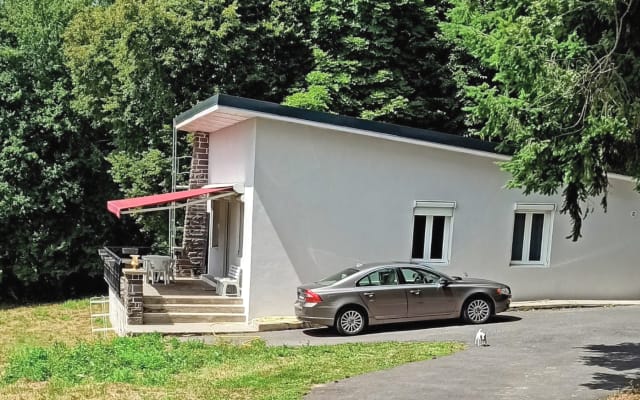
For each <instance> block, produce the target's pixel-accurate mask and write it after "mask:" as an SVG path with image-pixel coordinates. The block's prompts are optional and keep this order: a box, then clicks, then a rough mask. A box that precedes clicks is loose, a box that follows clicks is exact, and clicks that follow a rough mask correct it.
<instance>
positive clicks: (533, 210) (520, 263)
mask: <svg viewBox="0 0 640 400" xmlns="http://www.w3.org/2000/svg"><path fill="white" fill-rule="evenodd" d="M555 210H556V205H555V204H553V203H516V204H515V205H514V212H513V219H512V222H511V249H513V236H514V234H515V231H514V225H515V219H516V214H524V215H525V219H524V235H523V238H522V260H512V259H511V257H513V254H511V251H512V250H510V254H509V263H510V265H511V266H516V267H549V265H550V264H551V243H552V239H553V219H554V216H555ZM533 214H543V216H544V219H543V224H542V240H541V241H542V244H541V248H540V261H529V250H530V248H531V247H530V246H531V224H532V220H533Z"/></svg>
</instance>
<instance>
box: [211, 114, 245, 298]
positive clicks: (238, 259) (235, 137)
mask: <svg viewBox="0 0 640 400" xmlns="http://www.w3.org/2000/svg"><path fill="white" fill-rule="evenodd" d="M255 137H256V135H255V120H247V121H244V122H240V123H238V124H236V125H233V126H230V127H228V128H225V129H222V130H220V131H217V132H215V133H212V134H210V135H209V183H211V184H221V183H228V184H236V183H240V184H243V185H244V186H245V192H244V194H243V195H242V196H239V197H235V198H233V199H221V200H219V201H215V202H214V205H213V208H214V213H215V212H217V214H218V220H217V221H214V226H213V227H210V229H218V230H219V232H218V243H217V244H218V245H217V246H211V247H210V248H209V257H208V262H209V264H208V266H209V268H208V272H209V273H211V274H214V275H216V276H221V275H223V272H222V264H223V257H224V254H223V251H222V250H223V249H225V248H228V249H229V264H233V265H238V266H240V267H242V270H243V273H242V281H243V282H242V286H243V287H248V285H249V283H248V282H249V280H250V276H251V271H250V265H251V257H250V253H247V254H245V252H244V251H239V247H240V243H239V237H240V236H239V225H238V224H237V221H238V220H239V218H240V217H241V216H242V217H243V219H242V221H241V224H242V227H243V237H242V242H243V243H242V247H243V248H244V247H245V246H247V243H248V244H249V246H250V244H251V240H250V238H251V226H252V212H251V210H252V207H251V204H252V198H253V188H252V186H253V180H254V150H255ZM223 202H224V203H225V204H222V203H223ZM216 203H217V204H216ZM242 204H244V212H243V214H241V212H240V210H241V207H242ZM227 206H229V214H228V217H229V221H227V210H226V207H227ZM227 222H229V223H230V225H229V243H228V244H227V243H226V234H225V232H223V231H225V228H224V227H225V224H226V223H227ZM209 236H210V237H209V243H210V244H212V235H211V234H210V235H209ZM247 237H248V239H247ZM243 299H244V301H245V306H247V305H248V299H249V292H248V291H245V293H244V294H243Z"/></svg>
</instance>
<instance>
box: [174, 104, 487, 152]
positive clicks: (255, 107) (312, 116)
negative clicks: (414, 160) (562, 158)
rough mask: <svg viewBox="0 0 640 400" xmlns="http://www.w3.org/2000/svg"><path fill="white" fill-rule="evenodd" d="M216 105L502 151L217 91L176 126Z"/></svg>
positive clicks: (177, 120) (455, 137)
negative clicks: (217, 92)
mask: <svg viewBox="0 0 640 400" xmlns="http://www.w3.org/2000/svg"><path fill="white" fill-rule="evenodd" d="M216 105H219V106H226V107H232V108H239V109H242V110H248V111H255V112H259V113H265V114H272V115H277V116H280V117H287V118H295V119H302V120H306V121H313V122H317V123H322V124H329V125H336V126H342V127H346V128H352V129H360V130H364V131H372V132H378V133H384V134H387V135H392V136H398V137H402V138H407V139H414V140H420V141H424V142H431V143H437V144H441V145H445V146H454V147H461V148H465V149H470V150H477V151H484V152H488V153H495V154H499V152H498V151H497V150H496V144H495V143H492V142H485V141H483V140H479V139H474V138H469V137H464V136H458V135H452V134H449V133H443V132H438V131H434V130H430V129H419V128H412V127H409V126H403V125H395V124H387V123H384V122H377V121H370V120H366V119H360V118H354V117H347V116H344V115H337V114H329V113H325V112H319V111H311V110H305V109H302V108H296V107H288V106H283V105H280V104H277V103H271V102H268V101H261V100H254V99H248V98H244V97H236V96H229V95H226V94H217V95H215V96H212V97H209V98H208V99H206V100H204V101H201V102H200V103H198V104H196V105H195V106H193V107H192V108H191V109H189V110H187V111H185V112H183V113H181V114H180V115H178V116H177V117H176V118H175V123H176V125H179V124H180V123H182V122H184V121H186V120H188V119H189V118H192V117H193V116H195V115H197V114H198V113H200V112H202V111H204V110H206V109H208V108H210V107H213V106H216Z"/></svg>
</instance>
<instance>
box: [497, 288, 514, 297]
mask: <svg viewBox="0 0 640 400" xmlns="http://www.w3.org/2000/svg"><path fill="white" fill-rule="evenodd" d="M497 291H498V294H502V295H505V296H508V295H510V294H511V290H510V289H509V288H508V287H501V288H498V290H497Z"/></svg>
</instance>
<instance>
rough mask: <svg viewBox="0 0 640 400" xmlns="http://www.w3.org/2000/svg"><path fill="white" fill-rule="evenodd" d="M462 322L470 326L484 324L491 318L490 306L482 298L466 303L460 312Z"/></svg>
mask: <svg viewBox="0 0 640 400" xmlns="http://www.w3.org/2000/svg"><path fill="white" fill-rule="evenodd" d="M462 316H463V317H464V320H465V321H467V322H469V323H472V324H484V323H485V322H487V321H489V318H491V304H489V301H487V300H485V299H482V298H474V299H471V300H469V301H467V302H466V303H465V305H464V309H463V311H462Z"/></svg>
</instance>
